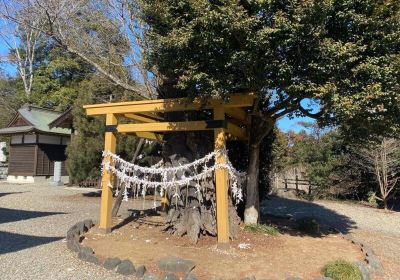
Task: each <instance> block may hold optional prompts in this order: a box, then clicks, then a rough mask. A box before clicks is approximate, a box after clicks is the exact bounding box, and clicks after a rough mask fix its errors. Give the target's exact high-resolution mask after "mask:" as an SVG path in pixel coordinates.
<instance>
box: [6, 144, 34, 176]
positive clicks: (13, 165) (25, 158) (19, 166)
mask: <svg viewBox="0 0 400 280" xmlns="http://www.w3.org/2000/svg"><path fill="white" fill-rule="evenodd" d="M35 155H36V145H11V146H10V156H9V163H8V164H9V166H8V174H10V175H21V176H32V175H35V159H36V157H35Z"/></svg>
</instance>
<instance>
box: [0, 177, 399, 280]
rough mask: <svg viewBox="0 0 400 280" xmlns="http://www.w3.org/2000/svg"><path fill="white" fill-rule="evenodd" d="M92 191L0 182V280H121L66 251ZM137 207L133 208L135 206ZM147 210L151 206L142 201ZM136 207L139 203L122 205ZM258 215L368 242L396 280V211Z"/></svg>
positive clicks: (343, 208)
mask: <svg viewBox="0 0 400 280" xmlns="http://www.w3.org/2000/svg"><path fill="white" fill-rule="evenodd" d="M90 192H93V190H89V189H78V188H76V189H75V188H74V189H72V188H62V187H61V188H57V187H49V186H45V185H10V184H6V183H0V279H2V280H3V279H4V280H8V279H24V280H25V279H35V280H36V279H43V280H45V279H127V278H124V277H122V276H119V275H117V274H116V273H112V272H109V271H106V270H104V269H101V268H99V267H97V266H94V265H91V264H87V263H84V262H82V261H80V260H78V259H77V258H76V257H75V255H74V254H72V253H71V252H70V251H68V250H67V248H66V244H65V239H64V237H65V234H66V232H67V230H68V228H69V227H71V226H72V225H73V224H75V223H76V222H78V221H81V220H84V219H87V218H94V219H97V218H98V213H99V198H97V197H95V198H90V196H88V197H85V196H83V195H82V194H86V195H89V194H90ZM136 206H137V207H136ZM146 206H148V207H151V206H152V202H150V201H148V205H146ZM128 208H130V209H135V208H136V209H141V208H142V203H141V202H140V203H139V204H138V205H132V203H123V206H122V209H121V214H123V215H124V214H128ZM262 209H263V212H267V213H270V214H275V215H277V214H278V215H282V214H290V215H293V216H294V217H295V218H299V217H304V216H314V217H316V218H317V219H318V220H320V222H322V223H324V224H326V225H328V226H334V227H336V228H339V229H340V230H341V231H342V232H344V233H351V234H352V235H353V236H355V237H356V238H358V239H360V240H362V241H364V242H366V243H367V244H369V245H370V246H371V247H372V248H373V249H374V250H375V252H376V254H377V256H378V258H380V259H381V260H382V262H383V264H384V267H385V273H386V275H385V279H388V280H395V279H400V277H399V274H400V212H385V211H382V210H377V209H372V208H368V207H365V206H360V205H354V204H349V203H339V202H331V201H318V202H315V203H310V202H305V201H299V200H293V199H285V198H272V199H270V200H267V201H265V202H264V203H263V206H262Z"/></svg>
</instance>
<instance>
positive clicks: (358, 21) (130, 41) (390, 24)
mask: <svg viewBox="0 0 400 280" xmlns="http://www.w3.org/2000/svg"><path fill="white" fill-rule="evenodd" d="M10 2H18V3H19V5H20V6H22V7H24V8H26V9H28V10H29V12H30V13H29V15H30V16H31V17H32V16H34V17H44V18H45V19H46V20H45V21H44V25H43V26H42V27H41V28H40V30H41V31H42V32H43V33H44V34H47V35H48V36H51V37H52V38H53V39H54V40H55V41H56V42H58V43H59V44H60V45H62V46H64V47H65V49H66V50H68V51H69V52H72V53H75V54H76V55H78V56H80V57H81V58H82V59H84V60H85V61H87V62H88V63H90V64H91V65H92V66H93V67H95V68H96V69H98V71H99V73H102V74H103V75H105V76H106V77H107V78H108V79H110V80H111V81H113V82H114V83H116V84H118V85H120V86H121V87H123V88H125V89H127V90H131V91H134V92H136V93H137V94H139V95H140V96H141V97H144V98H148V97H151V96H152V95H151V94H140V92H141V90H144V89H146V87H144V86H141V85H146V81H147V80H146V78H141V79H137V80H136V83H132V80H130V79H127V78H126V73H125V72H122V73H121V72H119V71H115V68H114V67H115V64H116V62H115V60H114V59H113V58H114V57H115V55H116V54H117V55H118V54H120V53H121V49H122V51H124V52H125V51H126V50H130V52H131V53H134V54H139V56H137V55H133V56H129V57H130V58H131V59H130V60H129V61H136V63H122V64H121V63H119V62H118V61H117V62H118V65H119V66H121V65H122V66H124V67H126V68H128V69H130V70H129V71H128V73H131V72H132V69H138V67H137V66H138V65H140V67H141V69H142V70H139V71H137V70H136V72H139V73H142V74H143V73H144V74H145V76H147V73H148V71H150V70H151V71H152V72H153V74H156V75H155V76H154V77H156V78H157V79H156V80H157V84H155V85H156V86H157V88H158V93H159V94H161V95H162V96H167V97H177V96H190V97H195V96H201V97H204V98H206V97H211V96H212V97H219V98H224V99H225V98H229V96H230V95H231V94H233V93H238V92H254V93H255V94H256V95H257V96H258V100H257V102H256V105H255V106H254V108H253V110H252V112H251V114H252V125H251V137H250V143H249V167H248V180H247V197H246V200H247V202H246V215H245V221H246V222H248V223H255V222H257V218H258V214H257V212H258V200H259V199H258V191H257V190H258V188H257V184H258V170H259V166H258V163H259V154H260V153H259V151H260V146H261V143H262V141H263V139H264V138H265V137H266V135H268V134H269V133H270V131H271V130H272V128H273V127H274V125H275V122H276V120H277V119H279V118H280V117H282V116H285V115H289V116H293V115H307V116H311V117H315V118H318V119H319V120H320V122H321V123H329V124H341V125H342V126H343V128H345V129H348V131H355V130H356V131H357V133H358V134H359V135H368V134H370V132H371V131H374V132H377V133H383V132H384V133H390V132H391V131H389V130H388V129H387V128H394V129H397V127H398V125H399V117H398V116H399V115H400V114H398V112H399V98H400V97H399V95H398V92H399V80H400V77H399V75H400V74H399V73H400V55H399V49H400V40H399V38H400V31H399V29H400V23H399V20H398V19H399V16H400V15H399V9H400V8H399V6H400V3H399V2H398V1H397V0H379V1H378V0H367V1H361V0H325V1H324V0H295V1H287V0H269V1H265V0H254V1H239V0H236V1H233V0H219V1H210V0H198V1H189V0H169V1H168V0H165V1H160V0H138V1H134V0H120V1H104V2H103V1H102V2H101V3H100V2H99V1H84V0H81V1H70V0H49V1H42V0H37V1H10ZM17 6H18V5H17ZM16 15H18V14H16ZM100 15H105V17H103V16H100ZM6 16H7V17H8V18H12V19H14V20H15V21H18V22H19V23H25V24H27V25H30V26H32V24H31V23H30V21H31V20H30V19H29V17H27V18H23V19H21V18H18V17H17V16H14V14H13V13H11V14H8V15H6ZM87 19H89V21H90V22H92V21H98V22H101V26H104V28H103V29H98V28H97V29H93V28H91V25H90V24H88V21H87ZM115 26H116V27H118V28H119V30H120V31H121V34H122V35H123V36H122V38H123V39H124V42H125V43H124V44H123V45H122V46H121V48H114V47H112V44H109V42H112V40H106V38H110V39H113V38H115V37H114V36H111V35H110V33H109V32H106V31H107V30H110V28H111V27H115ZM107 34H108V35H107ZM115 35H117V34H115ZM108 36H110V37H108ZM116 37H118V36H116ZM136 39H137V40H138V41H135V40H136ZM138 42H139V44H138ZM138 50H139V51H138ZM143 62H147V67H146V66H144V69H145V70H147V71H143V65H144V64H143ZM150 76H151V75H150ZM138 85H139V86H138ZM177 139H178V138H176V137H173V138H171V140H170V141H168V139H167V145H166V148H167V147H168V146H171V145H170V144H168V143H171V141H178V140H177ZM179 139H180V138H179ZM178 142H179V141H178ZM177 146H179V145H177Z"/></svg>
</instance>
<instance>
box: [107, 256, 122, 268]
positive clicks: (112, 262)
mask: <svg viewBox="0 0 400 280" xmlns="http://www.w3.org/2000/svg"><path fill="white" fill-rule="evenodd" d="M120 263H121V260H120V259H119V258H107V259H106V261H105V262H104V265H103V266H104V268H105V269H108V270H114V269H115V268H116V267H117V266H118V265H119V264H120Z"/></svg>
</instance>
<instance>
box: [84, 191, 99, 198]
mask: <svg viewBox="0 0 400 280" xmlns="http://www.w3.org/2000/svg"><path fill="white" fill-rule="evenodd" d="M82 195H83V196H85V197H101V190H100V191H94V192H87V193H83V194H82Z"/></svg>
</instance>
